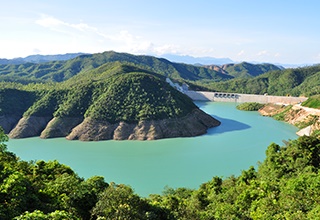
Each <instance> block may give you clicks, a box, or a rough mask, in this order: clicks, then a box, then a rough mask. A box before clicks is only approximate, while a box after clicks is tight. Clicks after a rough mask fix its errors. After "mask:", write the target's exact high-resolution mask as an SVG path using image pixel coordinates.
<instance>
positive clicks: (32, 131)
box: [9, 116, 51, 138]
mask: <svg viewBox="0 0 320 220" xmlns="http://www.w3.org/2000/svg"><path fill="white" fill-rule="evenodd" d="M50 119H51V118H50V117H36V116H30V117H23V118H21V119H20V120H19V122H18V124H17V125H16V126H15V127H14V128H13V129H12V130H11V131H10V133H9V137H10V138H27V137H35V136H39V135H40V134H41V131H42V130H43V129H44V128H45V127H46V125H47V123H48V122H49V120H50Z"/></svg>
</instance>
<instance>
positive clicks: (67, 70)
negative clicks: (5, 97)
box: [0, 51, 232, 83]
mask: <svg viewBox="0 0 320 220" xmlns="http://www.w3.org/2000/svg"><path fill="white" fill-rule="evenodd" d="M112 62H121V63H127V64H128V63H130V64H134V65H137V66H139V67H140V68H142V69H147V70H149V71H152V72H156V73H158V74H160V75H163V76H166V77H170V78H173V79H178V80H191V81H198V80H201V79H209V80H213V81H221V80H226V79H230V78H232V77H231V76H227V75H224V74H221V73H218V72H216V71H214V70H210V69H207V68H204V67H196V66H193V65H187V64H178V63H172V62H170V61H168V60H165V59H161V58H156V57H152V56H135V55H131V54H127V53H116V52H113V51H109V52H104V53H100V54H88V55H81V56H78V57H76V58H74V59H71V60H67V61H51V62H46V63H40V64H34V63H23V64H20V65H13V64H8V65H4V64H3V65H0V80H2V81H9V82H12V81H13V82H21V83H30V82H62V81H65V80H67V79H70V78H71V77H73V76H75V75H78V74H79V73H84V72H87V71H90V70H92V69H95V68H97V67H100V66H101V65H104V64H106V63H112Z"/></svg>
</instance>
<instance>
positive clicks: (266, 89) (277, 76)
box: [201, 64, 320, 96]
mask: <svg viewBox="0 0 320 220" xmlns="http://www.w3.org/2000/svg"><path fill="white" fill-rule="evenodd" d="M201 85H202V86H203V87H206V88H208V89H210V90H213V91H224V92H237V93H247V94H265V93H268V94H270V95H279V96H287V95H290V96H312V95H317V94H319V91H320V65H319V64H318V65H314V66H308V67H303V68H293V69H283V70H274V71H269V72H267V73H264V74H261V75H259V76H256V77H251V78H234V79H231V80H228V81H225V82H208V83H206V84H205V85H204V84H201Z"/></svg>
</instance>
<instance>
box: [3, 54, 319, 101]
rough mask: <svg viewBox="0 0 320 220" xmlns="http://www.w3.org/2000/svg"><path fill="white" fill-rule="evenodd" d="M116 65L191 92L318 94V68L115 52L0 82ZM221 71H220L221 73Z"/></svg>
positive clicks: (6, 75)
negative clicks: (213, 63) (214, 63)
mask: <svg viewBox="0 0 320 220" xmlns="http://www.w3.org/2000/svg"><path fill="white" fill-rule="evenodd" d="M114 62H119V63H121V64H123V65H129V66H135V67H136V68H139V69H143V70H144V71H148V72H153V73H157V74H158V75H161V76H164V77H170V78H171V79H174V80H178V81H180V82H187V83H188V84H189V86H190V88H191V89H194V90H212V91H221V92H237V93H249V94H265V93H268V94H270V95H284V96H285V95H292V96H300V95H304V96H311V95H317V94H318V93H319V92H320V83H319V82H320V65H315V66H309V67H303V68H295V69H282V68H281V67H277V66H275V65H272V64H250V63H246V62H243V63H239V64H227V65H223V66H221V67H219V68H220V70H218V69H219V68H218V69H216V70H214V69H215V68H213V67H212V68H210V66H207V67H199V66H193V65H187V64H183V63H173V62H170V61H168V60H166V59H162V58H156V57H152V56H143V55H141V56H136V55H132V54H127V53H117V52H114V51H109V52H104V53H99V54H86V55H80V56H78V57H75V58H73V59H70V60H66V61H54V60H53V61H50V62H45V63H22V64H17V65H14V64H2V65H0V81H5V82H18V83H22V84H30V83H44V82H45V83H48V82H51V83H52V82H63V81H66V80H68V79H73V78H74V76H77V75H83V74H87V73H90V72H91V71H97V69H99V68H102V69H105V70H106V66H107V65H108V64H112V63H114ZM221 70H223V71H221Z"/></svg>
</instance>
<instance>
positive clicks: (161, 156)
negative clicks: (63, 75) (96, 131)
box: [7, 102, 297, 196]
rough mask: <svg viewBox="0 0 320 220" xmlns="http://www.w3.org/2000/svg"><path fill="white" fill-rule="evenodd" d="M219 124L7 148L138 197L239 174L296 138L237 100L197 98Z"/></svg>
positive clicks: (25, 142)
mask: <svg viewBox="0 0 320 220" xmlns="http://www.w3.org/2000/svg"><path fill="white" fill-rule="evenodd" d="M196 104H197V105H198V106H199V107H200V108H201V109H202V110H204V111H205V112H207V113H208V114H210V115H212V116H213V117H215V118H216V119H218V120H219V121H221V125H220V126H218V127H215V128H212V129H209V130H208V133H207V134H205V135H203V136H199V137H192V138H173V139H162V140H156V141H113V140H112V141H100V142H81V141H68V140H65V139H64V138H55V139H40V138H26V139H17V140H14V139H11V140H9V142H8V143H7V144H8V149H9V150H10V151H12V152H14V153H15V154H17V156H19V157H20V158H21V159H22V160H27V161H29V160H45V161H48V160H58V161H59V162H60V163H63V164H66V165H68V166H70V167H71V168H72V169H73V170H74V171H75V172H76V173H77V174H78V175H79V176H80V177H83V178H89V177H91V176H94V175H99V176H103V177H104V178H105V181H106V182H115V183H119V184H120V183H122V184H126V185H130V186H131V187H132V188H133V189H134V191H135V192H136V193H137V194H139V195H140V196H148V195H149V194H155V193H157V194H160V193H161V192H162V191H163V189H164V188H165V187H166V186H168V187H172V188H178V187H187V188H192V189H195V188H198V187H199V186H200V184H201V183H204V182H207V181H209V180H211V178H212V177H214V176H219V177H223V178H224V177H228V176H230V175H236V176H237V175H240V174H241V171H242V170H246V169H248V168H249V167H250V166H251V165H252V166H255V167H257V162H258V161H263V160H264V158H265V150H266V149H267V147H268V146H269V145H270V144H271V143H272V142H274V143H277V144H279V145H281V146H283V145H284V144H283V142H282V141H283V140H289V139H296V138H297V136H296V134H295V132H296V131H297V128H295V127H294V126H292V125H289V124H287V123H284V122H279V121H276V120H274V119H272V118H268V117H262V116H260V115H259V113H258V112H246V111H239V110H237V109H236V103H223V102H196Z"/></svg>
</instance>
